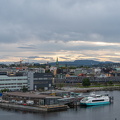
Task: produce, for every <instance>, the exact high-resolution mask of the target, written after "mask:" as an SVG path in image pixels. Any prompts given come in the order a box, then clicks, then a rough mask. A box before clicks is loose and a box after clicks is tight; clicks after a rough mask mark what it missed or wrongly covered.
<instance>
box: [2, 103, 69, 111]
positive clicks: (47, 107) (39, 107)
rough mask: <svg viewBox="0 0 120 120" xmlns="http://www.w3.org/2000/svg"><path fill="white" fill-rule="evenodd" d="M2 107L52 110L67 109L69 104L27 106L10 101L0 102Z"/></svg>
mask: <svg viewBox="0 0 120 120" xmlns="http://www.w3.org/2000/svg"><path fill="white" fill-rule="evenodd" d="M0 107H1V108H7V109H14V110H21V111H28V112H42V111H43V112H52V111H61V110H67V109H68V106H67V105H45V106H27V105H17V104H10V103H0Z"/></svg>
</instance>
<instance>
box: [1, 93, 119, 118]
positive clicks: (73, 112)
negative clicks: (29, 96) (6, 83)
mask: <svg viewBox="0 0 120 120" xmlns="http://www.w3.org/2000/svg"><path fill="white" fill-rule="evenodd" d="M98 93H108V94H109V95H111V96H113V97H114V102H113V103H112V104H110V105H104V106H97V107H88V108H84V107H82V108H81V107H77V109H75V108H74V109H68V110H67V111H61V112H50V113H28V112H21V111H14V110H6V109H0V120H115V118H117V120H120V91H102V92H98Z"/></svg>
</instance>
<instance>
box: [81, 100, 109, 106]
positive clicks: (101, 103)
mask: <svg viewBox="0 0 120 120" xmlns="http://www.w3.org/2000/svg"><path fill="white" fill-rule="evenodd" d="M106 104H110V102H109V101H108V102H96V103H80V105H86V106H92V105H106Z"/></svg>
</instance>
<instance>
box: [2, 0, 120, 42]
mask: <svg viewBox="0 0 120 120" xmlns="http://www.w3.org/2000/svg"><path fill="white" fill-rule="evenodd" d="M119 5H120V2H119V1H118V0H117V1H108V0H106V1H103V0H101V1H95V0H89V1H88V0H86V1H83V0H75V1H73V0H64V1H59V0H45V1H43V0H34V1H32V0H21V1H15V0H11V1H0V19H1V21H0V25H1V26H2V28H1V29H0V32H1V35H0V41H2V42H18V41H24V40H25V41H29V39H30V38H31V37H35V38H37V39H38V40H52V39H54V40H56V41H57V40H62V41H69V40H85V41H89V40H94V41H107V42H110V41H113V42H118V41H119V38H120V34H119V31H120V28H119V26H118V25H119V23H120V22H119V21H120V15H119V13H118V11H119V9H120V8H119ZM3 28H4V33H3V32H2V29H3ZM91 34H98V35H100V36H102V38H91V37H90V35H91Z"/></svg>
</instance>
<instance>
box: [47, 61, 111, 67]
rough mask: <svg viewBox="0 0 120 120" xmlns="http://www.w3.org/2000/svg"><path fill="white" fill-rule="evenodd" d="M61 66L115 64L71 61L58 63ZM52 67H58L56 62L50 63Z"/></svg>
mask: <svg viewBox="0 0 120 120" xmlns="http://www.w3.org/2000/svg"><path fill="white" fill-rule="evenodd" d="M58 63H59V65H67V66H82V65H86V66H91V65H99V64H109V63H113V62H109V61H106V62H100V61H94V60H75V61H73V62H72V61H71V62H67V61H64V62H61V61H59V62H58ZM49 64H50V65H56V62H53V63H49Z"/></svg>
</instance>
